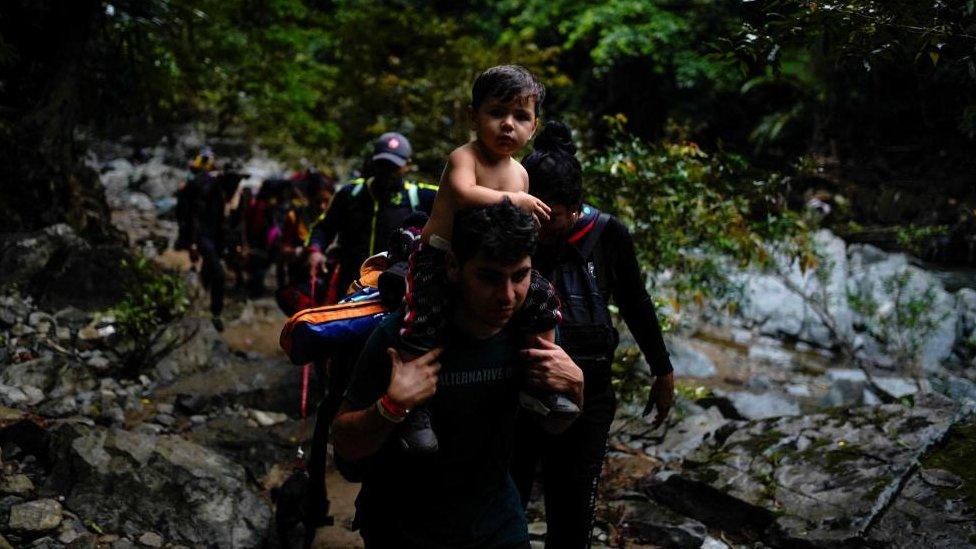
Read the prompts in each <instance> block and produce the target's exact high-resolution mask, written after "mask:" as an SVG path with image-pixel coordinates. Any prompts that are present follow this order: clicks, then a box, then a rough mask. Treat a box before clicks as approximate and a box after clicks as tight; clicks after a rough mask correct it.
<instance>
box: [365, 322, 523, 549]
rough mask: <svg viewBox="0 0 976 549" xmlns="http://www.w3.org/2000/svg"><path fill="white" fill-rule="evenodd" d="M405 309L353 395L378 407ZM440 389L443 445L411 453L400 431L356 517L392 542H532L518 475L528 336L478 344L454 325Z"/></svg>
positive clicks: (507, 335)
mask: <svg viewBox="0 0 976 549" xmlns="http://www.w3.org/2000/svg"><path fill="white" fill-rule="evenodd" d="M401 321H402V315H400V314H397V315H391V316H390V317H389V318H387V319H385V320H384V321H383V322H382V323H381V324H380V326H379V327H378V328H377V329H376V331H375V332H373V335H372V336H371V337H370V339H369V341H368V342H367V343H366V348H365V349H364V351H363V354H362V356H361V357H360V359H359V362H358V363H357V364H356V367H355V370H354V371H353V375H352V380H351V382H350V385H349V389H348V391H347V392H346V399H347V400H349V402H350V403H351V404H352V405H353V407H355V408H357V409H363V408H366V407H368V406H371V405H374V403H375V401H376V400H377V399H378V398H379V397H381V396H382V395H383V394H384V393H385V392H386V389H387V387H388V385H389V381H390V362H389V358H388V356H387V351H386V349H387V348H388V347H393V348H397V339H398V336H397V332H398V329H399V326H400V323H401ZM446 336H447V337H445V340H446V341H449V342H451V343H450V344H449V345H448V346H447V347H446V348H445V350H444V352H443V354H441V356H440V363H441V371H440V373H439V376H438V383H437V393H436V394H435V395H434V397H433V398H432V399H431V400H430V401H429V402H428V406H429V407H430V410H431V416H432V423H433V428H434V431H435V432H436V433H437V438H438V441H439V445H440V449H439V450H438V452H437V453H435V454H433V455H430V456H420V457H412V456H407V455H405V454H403V453H402V452H400V451H399V450H398V449H397V448H396V446H395V445H396V442H397V441H396V432H394V433H393V434H392V435H391V436H390V438H389V439H388V440H387V443H386V444H385V446H384V447H383V448H382V449H381V450H380V452H378V453H377V454H376V455H375V456H373V457H372V458H370V459H369V461H368V463H367V464H366V472H365V475H364V478H363V488H362V491H361V492H360V495H359V498H358V499H357V501H356V509H357V516H356V520H357V522H358V523H359V525H360V527H361V528H362V530H363V537H364V539H367V541H369V540H370V539H372V540H381V543H378V544H377V545H382V546H387V545H389V546H391V547H432V548H433V547H497V546H510V545H513V544H518V543H521V542H525V541H527V540H528V533H527V529H526V521H525V515H524V512H523V510H522V505H521V503H520V501H519V496H518V492H517V491H516V489H515V485H514V484H513V483H512V480H511V478H510V476H509V473H508V465H509V460H510V457H511V451H512V441H513V436H514V432H515V431H514V429H515V428H514V422H515V415H516V412H517V409H518V391H519V386H520V379H519V378H518V376H517V375H516V374H517V373H518V351H519V349H520V348H521V347H520V339H519V338H518V336H517V334H515V333H514V332H512V331H509V330H503V331H502V332H501V333H499V334H497V335H495V336H493V337H491V338H489V339H486V340H478V339H475V338H473V337H471V336H468V335H466V334H464V333H461V332H460V331H458V330H455V329H452V328H448V333H447V334H446Z"/></svg>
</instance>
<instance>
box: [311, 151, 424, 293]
mask: <svg viewBox="0 0 976 549" xmlns="http://www.w3.org/2000/svg"><path fill="white" fill-rule="evenodd" d="M411 154H412V150H411V147H410V142H409V141H407V138H406V137H404V136H402V135H400V134H398V133H386V134H383V135H382V136H380V138H379V139H378V140H377V141H376V143H374V146H373V156H372V157H371V158H370V162H369V167H368V169H367V174H368V175H367V177H365V178H360V179H355V180H353V181H351V182H350V183H348V184H347V185H345V186H344V187H343V188H342V189H340V190H339V192H337V193H336V195H335V197H334V198H333V199H332V203H331V204H330V205H329V209H328V211H327V212H326V214H325V217H323V218H322V220H321V221H320V222H319V223H317V224H316V225H315V228H314V229H313V230H312V237H311V239H310V252H311V253H310V254H309V259H308V265H309V268H310V269H311V270H312V271H315V272H316V276H321V274H320V273H319V271H321V269H322V266H323V264H324V263H325V255H324V252H325V251H326V249H327V248H328V247H329V245H331V244H332V242H333V241H336V242H337V244H338V245H339V276H338V286H339V293H340V297H341V296H343V295H345V293H346V291H347V289H348V288H349V285H350V284H351V283H352V282H353V281H354V280H356V279H357V278H358V277H359V267H360V265H362V263H363V261H365V260H366V258H367V257H369V256H372V255H374V254H377V253H379V252H382V251H383V245H384V244H385V243H386V242H387V241H388V240H389V238H390V235H391V234H392V233H393V232H394V231H395V230H397V229H398V228H399V227H400V224H401V223H402V222H403V220H404V219H406V218H407V216H409V215H410V214H411V213H413V212H415V211H422V212H424V213H426V214H428V215H429V214H430V211H431V207H432V206H433V203H434V195H435V194H436V193H437V186H436V185H428V184H426V183H417V182H412V181H405V180H404V178H403V176H404V175H405V174H406V173H407V170H408V165H409V162H410V156H411Z"/></svg>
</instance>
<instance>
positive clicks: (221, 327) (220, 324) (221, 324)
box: [210, 316, 224, 332]
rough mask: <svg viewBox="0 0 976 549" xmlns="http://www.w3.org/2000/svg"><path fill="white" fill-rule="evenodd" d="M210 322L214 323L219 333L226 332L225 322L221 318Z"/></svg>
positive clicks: (212, 319) (214, 318)
mask: <svg viewBox="0 0 976 549" xmlns="http://www.w3.org/2000/svg"><path fill="white" fill-rule="evenodd" d="M210 322H212V323H213V327H214V330H217V331H218V332H223V331H224V321H223V319H221V318H220V317H219V316H215V317H213V318H211V319H210Z"/></svg>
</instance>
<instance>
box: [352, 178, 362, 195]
mask: <svg viewBox="0 0 976 549" xmlns="http://www.w3.org/2000/svg"><path fill="white" fill-rule="evenodd" d="M349 184H350V185H354V186H353V188H352V191H350V192H349V194H350V195H352V196H359V193H361V192H363V187H365V186H366V180H365V179H363V178H362V177H360V178H358V179H353V180H352V181H350V182H349Z"/></svg>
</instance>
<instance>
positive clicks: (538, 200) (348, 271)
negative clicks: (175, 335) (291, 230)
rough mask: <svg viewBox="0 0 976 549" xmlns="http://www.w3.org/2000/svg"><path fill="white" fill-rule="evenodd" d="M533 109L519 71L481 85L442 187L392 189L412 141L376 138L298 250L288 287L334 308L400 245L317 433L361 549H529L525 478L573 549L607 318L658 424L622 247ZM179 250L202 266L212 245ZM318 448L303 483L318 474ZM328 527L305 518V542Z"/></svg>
mask: <svg viewBox="0 0 976 549" xmlns="http://www.w3.org/2000/svg"><path fill="white" fill-rule="evenodd" d="M544 99H545V88H544V86H543V85H542V84H541V83H540V82H539V81H538V80H537V79H536V78H535V77H534V76H533V75H532V74H531V73H529V72H528V71H527V70H526V69H524V68H522V67H519V66H515V65H505V66H499V67H493V68H491V69H488V70H487V71H485V72H484V73H482V74H481V75H479V77H478V78H477V80H476V81H475V83H474V85H473V89H472V99H471V106H470V109H469V112H470V123H471V129H472V130H473V133H474V135H475V138H474V139H473V140H472V141H471V142H469V143H467V144H464V145H462V146H461V147H459V148H458V149H456V150H455V151H454V152H453V153H451V155H450V157H449V158H448V161H447V167H446V168H445V170H444V174H443V175H442V177H441V180H440V182H439V185H438V186H434V185H430V184H426V183H422V182H416V181H409V180H407V179H405V177H406V174H407V173H409V167H410V164H409V163H410V157H411V155H412V149H411V146H410V143H409V141H408V140H407V138H406V137H405V136H403V135H400V134H396V133H388V134H384V135H383V136H381V137H380V138H379V139H378V140H377V141H376V142H375V144H374V149H373V154H372V156H371V157H370V158H369V169H368V170H367V173H366V174H364V177H363V178H360V179H356V180H354V181H352V182H350V183H348V184H346V185H344V186H342V187H341V188H339V190H338V191H337V192H335V194H334V196H332V197H331V200H330V201H329V202H330V203H329V204H328V206H327V207H326V206H325V205H324V204H320V207H319V209H318V212H319V213H318V214H317V215H315V216H314V219H313V218H312V217H310V216H306V217H304V218H303V219H305V220H309V219H312V220H311V221H310V222H308V221H307V222H306V224H305V226H304V232H303V231H298V232H297V233H296V234H297V235H298V237H300V240H301V242H302V246H301V249H302V255H301V259H300V260H299V261H298V262H297V264H298V270H299V271H303V272H304V273H305V274H306V275H307V276H308V277H309V278H311V279H312V280H314V279H316V278H317V277H327V278H328V277H329V276H331V277H332V279H333V280H334V287H336V288H339V289H340V290H339V292H338V293H339V294H341V295H344V294H345V292H346V289H349V288H353V289H355V288H356V287H357V284H358V285H359V286H361V285H362V281H361V280H359V274H360V265H361V264H362V263H363V262H364V261H365V260H367V259H368V258H370V257H372V256H374V255H375V254H377V253H380V252H383V251H384V250H385V248H386V247H387V246H389V245H391V244H390V243H395V242H396V241H397V240H396V235H397V234H402V233H403V232H404V231H412V232H410V233H409V234H412V235H413V236H414V238H413V239H408V240H409V241H410V249H409V250H408V252H407V253H409V254H410V261H409V270H408V272H407V273H406V276H405V279H406V281H405V287H406V293H405V296H404V298H403V302H402V306H401V307H399V309H398V310H396V311H395V312H393V313H391V314H389V315H388V316H387V317H386V318H385V319H384V320H383V321H382V323H381V324H380V325H379V327H378V328H376V330H375V331H374V332H373V333H372V335H371V336H370V337H369V339H368V341H367V342H366V344H365V347H364V348H362V349H360V350H358V351H359V352H357V353H356V354H355V356H354V358H352V359H350V360H349V365H348V367H347V372H346V373H345V374H343V378H344V379H348V383H347V384H346V383H343V385H344V386H342V387H337V386H334V384H330V389H331V390H332V391H333V393H334V394H333V395H331V399H332V404H331V405H328V406H323V408H322V410H325V411H324V412H323V411H322V410H320V413H319V417H318V422H319V425H320V426H328V423H329V422H330V421H331V427H332V436H333V444H334V448H335V454H336V457H337V459H341V460H345V461H347V462H353V463H356V464H357V468H358V470H359V471H361V481H362V488H361V491H360V494H359V497H358V498H357V501H356V520H355V526H356V527H357V528H358V529H359V531H360V533H361V535H362V537H363V540H364V542H365V544H366V546H367V547H368V548H372V547H378V548H383V547H398V548H404V547H424V548H427V547H528V546H529V537H528V532H527V524H526V516H525V512H524V509H525V505H526V504H527V502H528V500H529V497H530V494H531V492H532V489H533V484H534V482H535V481H536V480H541V486H542V489H543V493H544V501H545V510H546V522H547V534H546V545H547V547H551V548H560V549H561V548H575V547H588V546H589V539H590V532H591V530H592V525H593V520H594V509H595V507H594V506H595V498H596V488H597V484H598V481H599V477H600V473H601V470H602V465H603V461H604V458H605V455H606V449H607V442H608V435H609V430H610V423H611V422H612V420H613V416H614V413H615V410H616V399H615V396H614V393H613V389H612V385H611V365H612V363H613V359H614V352H615V350H616V347H617V343H618V337H617V330H616V328H615V326H614V322H613V319H612V316H611V314H610V305H611V303H613V304H616V306H617V307H618V309H619V312H620V317H621V318H622V320H623V321H624V322H625V323H626V324H627V326H628V328H629V329H630V331H631V333H632V334H633V335H634V337H635V339H636V341H637V344H638V346H639V347H640V349H641V351H642V352H643V353H644V356H645V357H646V359H647V362H648V364H649V365H650V367H651V371H652V374H653V376H654V381H653V384H652V386H651V387H650V388H649V395H650V396H649V401H648V407H647V410H645V412H646V413H649V412H651V411H653V410H654V409H656V412H657V414H656V418H655V421H656V422H657V423H660V422H661V421H663V420H664V418H665V417H666V415H667V413H668V410H669V408H670V406H671V404H672V401H673V393H674V380H673V376H672V368H671V364H670V361H669V358H668V353H667V350H666V348H665V345H664V341H663V337H662V334H661V329H660V326H659V324H658V319H657V316H656V312H655V310H654V305H653V302H652V300H651V298H650V296H649V295H648V293H647V290H646V289H645V285H644V280H645V278H644V276H643V274H642V273H641V270H640V267H639V265H638V262H637V257H636V253H635V249H634V243H633V240H632V238H631V235H630V233H629V231H628V230H627V228H626V226H625V225H624V224H622V223H621V222H620V221H619V220H617V219H616V218H614V217H613V216H612V215H611V214H609V213H606V212H601V211H599V210H598V209H596V208H594V207H593V206H591V205H588V204H586V203H585V202H584V200H583V197H584V194H585V193H584V187H583V177H582V168H581V165H580V162H579V160H578V159H577V157H576V149H575V146H574V145H573V142H572V139H571V132H570V129H569V128H568V127H567V126H565V125H563V124H561V123H558V122H548V123H546V124H545V125H544V127H543V128H542V130H541V131H539V132H537V129H538V128H537V126H538V122H539V118H538V117H539V114H540V112H541V107H542V104H543V102H544ZM533 136H535V141H534V150H533V152H532V153H531V154H529V155H528V156H526V157H525V158H524V159H523V160H522V162H521V163H520V162H518V161H517V160H516V159H515V158H514V157H513V155H516V154H518V153H519V152H520V151H521V150H522V149H523V147H525V146H526V144H527V143H528V141H529V140H530V139H531V138H532V137H533ZM259 194H260V193H259ZM321 196H324V195H321ZM312 213H315V210H313V211H312ZM428 216H429V217H428ZM241 217H242V218H243V219H245V220H246V219H248V212H247V210H246V207H245V210H244V211H243V213H242V215H241ZM244 233H245V234H249V233H247V229H245V231H244ZM194 234H195V239H196V240H195V241H194V243H195V244H196V249H197V250H198V251H199V252H200V253H201V255H204V251H203V250H204V249H207V250H209V248H208V246H209V243H208V242H207V239H208V238H209V237H208V233H206V231H201V232H199V233H194ZM297 241H298V239H296V240H292V242H297ZM246 242H247V243H248V244H252V243H254V242H255V241H254V240H246ZM283 249H287V248H283ZM330 250H331V251H332V253H331V254H330ZM206 253H207V254H210V253H211V252H210V251H207V252H206ZM330 255H331V258H332V260H331V261H330V260H329V257H330ZM294 257H298V256H294ZM206 261H207V260H206V258H205V263H204V269H205V273H206V272H207V270H208V267H207V263H206ZM330 263H331V265H332V267H331V269H326V266H327V265H329V264H330ZM215 270H216V268H210V271H211V272H213V271H215ZM330 272H331V275H329V274H328V273H330ZM220 276H222V275H218V276H217V277H218V278H219V277H220ZM341 295H337V297H341ZM313 297H316V299H317V296H314V291H313ZM214 314H215V315H217V317H219V310H217V311H216V312H215V313H214ZM340 397H341V398H340ZM317 431H318V432H320V433H321V432H327V430H324V429H319V428H317ZM320 442H321V441H320ZM319 448H320V450H319V451H318V452H315V451H313V454H312V456H311V460H313V461H315V463H313V464H312V465H313V466H317V465H322V466H323V467H324V460H325V455H324V452H322V451H321V449H322V448H324V444H320V445H319ZM318 461H321V462H322V463H318ZM319 469H321V468H319ZM540 471H541V475H539V474H538V473H539V472H540ZM322 480H324V479H313V483H315V482H321V481H322ZM322 495H323V496H324V493H323V494H322ZM327 511H328V506H327V505H323V504H322V502H321V501H319V502H317V503H316V502H312V503H311V504H310V505H309V506H307V508H306V511H305V512H306V514H307V516H306V524H307V526H308V527H309V532H310V534H311V535H309V536H308V538H307V540H306V541H307V543H310V542H311V536H314V530H315V527H317V526H319V525H322V524H327V523H328V521H327V520H326V517H324V516H323V515H324V514H327Z"/></svg>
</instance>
